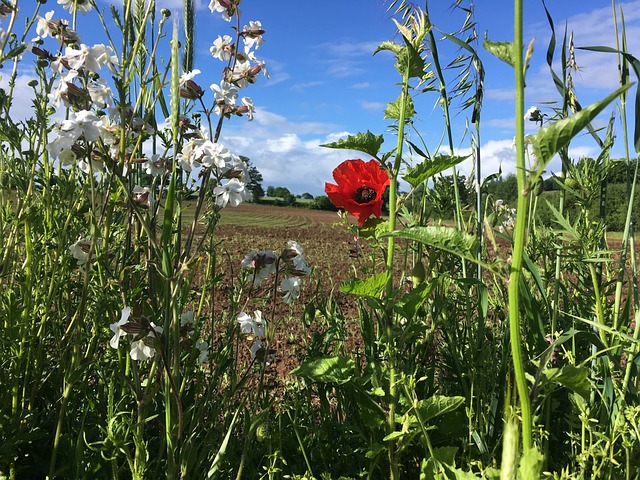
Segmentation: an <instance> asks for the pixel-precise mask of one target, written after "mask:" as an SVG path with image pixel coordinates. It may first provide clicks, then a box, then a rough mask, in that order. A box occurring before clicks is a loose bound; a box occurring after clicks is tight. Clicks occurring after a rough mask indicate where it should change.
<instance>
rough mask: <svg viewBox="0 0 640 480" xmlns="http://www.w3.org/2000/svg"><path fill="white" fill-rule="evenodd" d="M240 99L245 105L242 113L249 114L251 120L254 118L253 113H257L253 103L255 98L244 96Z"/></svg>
mask: <svg viewBox="0 0 640 480" xmlns="http://www.w3.org/2000/svg"><path fill="white" fill-rule="evenodd" d="M240 101H241V102H242V105H243V106H244V107H245V108H244V109H243V111H242V113H244V114H245V115H246V116H247V118H248V119H249V121H251V120H253V115H254V114H255V113H256V107H255V106H254V105H253V100H251V99H250V98H249V97H242V99H241V100H240Z"/></svg>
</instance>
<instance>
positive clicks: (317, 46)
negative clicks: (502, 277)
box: [0, 0, 640, 195]
mask: <svg viewBox="0 0 640 480" xmlns="http://www.w3.org/2000/svg"><path fill="white" fill-rule="evenodd" d="M161 3H162V4H163V5H164V6H167V7H168V8H170V9H171V10H172V11H173V12H174V15H175V16H176V17H181V13H180V12H179V5H180V4H181V1H179V0H164V2H161ZM450 3H452V2H449V1H440V0H439V1H434V2H430V5H429V8H430V14H431V20H432V22H433V23H434V25H435V26H436V27H438V28H439V29H441V30H443V31H446V32H454V31H455V30H456V29H457V28H458V27H459V26H460V25H461V24H462V21H463V19H464V13H463V12H460V11H456V10H452V9H451V8H450ZM464 3H466V2H463V4H464ZM98 4H99V5H100V6H101V7H105V6H106V5H107V2H106V1H103V0H98ZM207 4H208V1H205V0H200V2H199V5H198V7H199V9H198V14H197V19H198V24H197V26H196V61H195V65H196V68H199V69H200V70H202V71H203V74H202V75H200V76H199V77H196V80H198V81H199V83H201V84H202V85H203V86H204V87H205V89H206V87H207V86H208V85H209V84H210V83H213V82H219V80H220V73H221V68H222V66H223V65H222V63H221V62H219V61H218V60H216V59H213V58H212V57H211V55H210V54H209V47H210V46H211V44H212V42H213V41H214V40H215V39H216V38H217V36H218V35H224V34H230V33H231V31H230V29H229V28H230V24H229V23H227V22H225V21H223V20H222V19H221V18H220V17H219V15H218V14H213V13H211V12H210V11H209V9H208V8H207ZM418 4H423V3H422V2H418ZM525 4H526V10H525V25H526V26H525V43H528V42H529V41H530V40H532V39H534V38H535V42H534V55H533V59H532V62H531V66H530V68H529V71H528V73H527V89H526V106H527V107H528V106H531V105H538V106H539V107H541V108H542V107H543V106H544V104H545V103H546V102H554V101H555V102H557V101H559V100H560V99H559V96H558V94H557V92H556V90H555V87H554V86H553V83H552V80H551V77H550V75H549V69H548V67H547V65H546V61H545V56H546V50H547V45H548V41H549V38H550V29H549V26H548V23H547V20H546V17H545V13H544V9H543V6H542V3H541V1H527V2H525ZM619 5H620V6H621V7H622V9H623V11H624V15H625V21H626V27H627V37H628V40H629V47H628V49H629V51H630V52H631V53H632V54H635V55H636V56H640V0H636V1H631V2H622V3H620V4H619ZM241 7H242V11H243V15H242V24H248V23H249V21H251V20H260V21H261V22H262V25H263V27H264V28H265V30H266V33H265V35H264V40H265V41H264V43H263V45H262V46H261V47H260V49H259V50H258V51H257V55H258V57H259V58H261V59H263V60H265V61H266V62H267V68H268V71H269V73H270V77H271V78H270V79H266V78H264V77H260V79H259V80H258V82H257V83H256V85H253V86H251V87H250V88H249V89H247V90H246V92H243V95H248V96H250V97H251V98H252V99H253V101H254V103H255V105H256V107H257V113H256V115H255V119H254V120H253V121H252V122H247V121H246V120H245V119H243V118H234V119H232V120H231V121H230V122H229V123H227V124H225V127H224V129H223V135H222V139H221V142H222V143H223V144H224V145H225V146H227V147H228V148H229V149H230V150H232V151H233V152H234V153H236V154H239V155H245V156H247V157H249V158H250V159H251V160H252V162H253V163H254V164H255V165H256V166H257V167H258V169H259V170H260V171H261V172H262V174H263V177H264V186H265V188H266V186H268V185H274V186H286V187H288V188H290V189H291V190H292V192H294V193H297V194H300V193H303V192H310V193H311V194H313V195H319V194H322V193H323V188H324V182H325V181H331V171H332V170H333V168H335V166H337V165H338V164H339V163H340V162H341V161H342V160H344V159H347V158H356V157H358V156H362V155H361V154H357V153H355V152H346V151H340V150H332V149H325V148H322V147H319V145H320V144H322V143H326V142H329V141H333V140H336V139H338V138H341V137H344V136H345V135H347V134H355V133H357V132H359V131H362V132H364V131H366V130H370V131H372V132H373V133H376V134H385V133H386V132H387V131H388V126H389V121H388V120H385V119H384V118H383V111H384V107H385V104H386V102H390V101H393V100H394V99H395V98H396V97H397V95H398V93H399V90H398V87H397V86H396V85H395V84H396V82H397V81H398V80H399V77H398V74H397V73H396V71H395V70H394V68H393V63H394V62H393V57H392V55H391V54H390V53H388V52H382V53H379V54H378V55H376V56H373V55H372V54H373V51H374V50H375V48H376V46H377V45H379V44H380V43H381V42H383V41H385V40H389V39H395V40H396V41H399V39H398V37H397V36H396V35H395V27H394V25H393V23H392V21H391V20H390V15H389V13H387V11H386V5H385V2H384V1H383V0H342V1H335V0H325V1H323V2H311V1H306V2H303V1H300V0H278V1H273V0H243V3H242V6H241ZM548 8H549V10H550V13H551V14H552V16H553V18H554V21H555V25H556V33H557V35H559V36H561V35H562V34H563V32H564V27H565V22H566V26H567V29H568V32H569V33H571V32H573V34H574V41H575V44H576V46H586V45H609V46H615V36H614V30H613V20H612V11H611V2H609V1H588V2H587V1H584V0H564V1H562V2H560V1H557V0H549V1H548ZM49 9H54V10H55V11H56V16H63V15H64V14H65V13H66V12H63V10H62V8H61V7H60V6H58V5H56V3H55V2H53V1H49V2H48V3H47V5H45V10H44V11H47V10H49ZM44 11H43V13H44ZM475 12H476V22H477V30H478V33H479V35H480V36H481V37H482V36H483V35H484V33H485V32H486V33H487V34H488V36H489V38H491V39H492V40H494V41H508V40H511V39H512V36H513V26H512V24H513V20H512V15H513V5H512V2H511V1H507V0H493V1H491V2H478V4H477V5H476V10H475ZM80 22H83V19H82V18H81V17H80ZM86 25H87V29H86V31H85V30H84V29H83V23H80V24H79V27H78V33H79V34H80V35H81V36H82V37H83V42H84V43H90V42H98V41H99V39H98V38H95V39H93V38H91V37H90V35H91V33H90V32H91V31H92V30H91V29H90V28H88V26H89V23H87V24H86ZM0 26H1V25H0ZM93 31H95V30H93ZM436 36H437V38H440V36H439V35H436ZM87 37H88V38H87ZM561 41H562V40H561V38H559V39H558V43H559V44H561ZM439 49H441V57H442V58H441V61H442V62H443V63H447V62H448V61H450V60H451V59H452V58H453V57H454V56H455V55H456V54H457V52H456V50H455V49H453V48H451V46H450V45H448V44H447V43H446V42H441V45H440V46H439ZM576 55H577V63H578V65H579V66H580V71H579V72H576V73H575V74H574V82H575V84H576V89H577V93H578V97H579V99H580V101H581V103H582V104H583V106H586V105H588V104H589V103H591V102H593V101H596V100H598V99H601V98H603V97H604V96H605V95H606V94H608V93H610V92H611V91H613V90H614V89H615V88H617V82H618V79H617V68H616V57H615V55H612V54H595V53H590V52H581V51H577V52H576ZM480 57H481V59H482V61H483V63H484V66H485V70H486V80H485V102H484V108H483V111H482V122H481V128H482V130H481V146H482V156H483V167H482V168H483V175H488V174H491V173H494V172H496V171H498V168H500V167H501V168H502V171H503V172H505V173H509V172H513V171H514V151H513V149H512V147H511V145H512V141H513V137H514V133H515V132H514V117H515V113H514V98H515V95H514V90H513V84H514V80H513V71H512V69H511V68H510V67H509V66H507V65H506V64H503V63H502V62H500V61H499V60H497V59H495V58H493V57H492V56H491V55H489V54H488V53H487V52H485V51H484V50H483V49H480ZM556 58H559V52H557V54H556ZM556 68H557V69H558V68H559V65H558V63H557V62H556ZM448 77H449V78H452V74H451V73H449V74H448ZM27 80H28V76H25V78H24V83H26V81H27ZM0 85H1V83H0ZM207 92H210V91H209V90H208V89H207ZM208 94H209V93H208ZM437 100H438V94H437V93H436V92H432V93H427V94H425V95H421V96H420V97H418V98H417V99H416V110H417V112H418V117H417V121H416V126H417V128H418V130H419V132H420V134H421V136H422V137H423V138H424V139H425V141H426V143H427V145H428V147H429V148H430V149H432V150H433V149H435V148H436V146H437V145H438V142H439V141H440V140H441V138H442V134H443V129H444V121H443V116H442V111H441V109H440V108H439V107H438V106H437ZM632 105H633V104H632V102H630V105H629V108H632ZM612 108H615V106H613V107H612ZM453 111H454V115H455V117H454V120H453V121H454V127H455V139H454V140H455V142H456V143H455V148H456V150H457V153H460V154H466V153H468V152H469V147H470V143H469V137H468V136H467V137H465V138H463V137H462V134H461V130H462V129H463V128H464V125H465V119H466V118H467V117H468V116H469V115H470V111H465V112H460V111H459V109H457V108H456V106H455V105H454V106H453ZM543 111H545V112H547V113H550V111H549V110H546V109H545V108H543ZM610 111H611V110H610V109H609V110H608V111H607V113H606V115H605V116H603V119H598V125H604V124H605V122H606V120H607V118H608V115H609V113H610ZM528 123H529V122H528ZM527 128H528V132H529V133H533V132H534V131H535V126H534V125H533V124H532V123H531V124H529V125H528V126H527ZM617 132H618V142H617V143H618V145H617V146H616V147H615V150H614V152H615V153H616V154H618V155H621V154H622V151H623V150H622V145H621V143H622V132H621V127H620V124H619V122H618V123H617ZM385 138H386V139H387V141H386V142H385V145H383V148H384V149H390V148H391V145H392V143H393V142H394V139H393V137H392V136H385ZM413 138H415V136H414V137H413ZM571 153H572V154H573V155H574V156H575V157H577V158H578V157H581V156H584V155H591V156H594V155H597V154H598V150H597V148H596V145H595V144H594V142H593V140H591V139H590V138H588V137H587V136H586V135H582V136H580V137H579V138H577V139H576V141H575V142H574V144H573V148H572V150H571ZM462 170H463V172H464V173H469V171H470V167H469V165H466V164H465V165H462ZM558 170H559V163H558V162H556V161H554V162H552V163H551V164H550V166H549V173H550V172H552V171H556V172H557V171H558Z"/></svg>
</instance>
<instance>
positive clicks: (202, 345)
mask: <svg viewBox="0 0 640 480" xmlns="http://www.w3.org/2000/svg"><path fill="white" fill-rule="evenodd" d="M196 349H197V350H198V351H199V352H200V353H199V354H198V364H199V365H203V364H205V363H208V362H209V342H205V341H204V340H198V341H197V342H196Z"/></svg>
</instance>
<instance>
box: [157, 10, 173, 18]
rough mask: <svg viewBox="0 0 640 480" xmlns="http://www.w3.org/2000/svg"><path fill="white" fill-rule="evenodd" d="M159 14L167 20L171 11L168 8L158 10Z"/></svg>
mask: <svg viewBox="0 0 640 480" xmlns="http://www.w3.org/2000/svg"><path fill="white" fill-rule="evenodd" d="M160 13H161V14H162V16H163V17H164V18H169V17H170V16H171V11H170V10H169V9H168V8H163V9H162V10H160Z"/></svg>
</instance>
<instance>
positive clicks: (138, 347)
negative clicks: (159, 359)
mask: <svg viewBox="0 0 640 480" xmlns="http://www.w3.org/2000/svg"><path fill="white" fill-rule="evenodd" d="M150 326H151V328H152V329H153V331H154V332H155V333H149V335H147V336H146V337H145V338H142V339H140V340H135V341H133V342H131V351H130V352H129V356H130V357H131V359H132V360H148V359H149V358H152V357H153V356H154V355H155V353H156V350H155V349H154V348H153V347H152V346H151V345H149V344H152V343H153V339H154V338H155V337H156V335H161V334H162V327H158V326H157V325H156V324H154V323H153V322H151V324H150Z"/></svg>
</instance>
